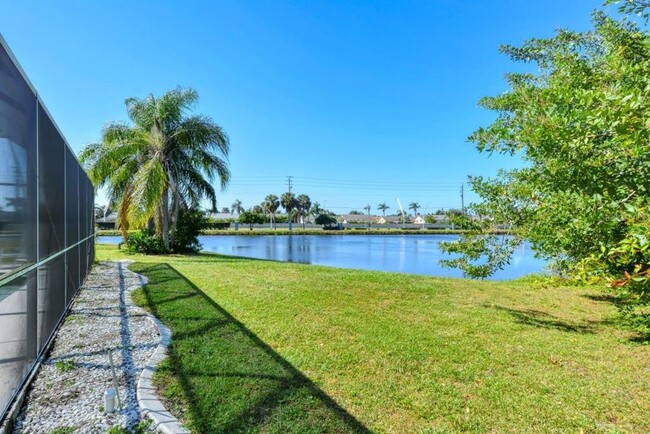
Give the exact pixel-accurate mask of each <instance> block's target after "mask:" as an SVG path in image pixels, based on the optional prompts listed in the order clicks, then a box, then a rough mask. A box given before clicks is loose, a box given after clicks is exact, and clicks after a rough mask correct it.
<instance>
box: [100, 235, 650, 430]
mask: <svg viewBox="0 0 650 434" xmlns="http://www.w3.org/2000/svg"><path fill="white" fill-rule="evenodd" d="M97 256H98V258H99V259H109V258H111V259H115V258H122V257H123V256H124V254H123V253H122V252H120V251H118V250H117V249H116V248H115V247H112V246H99V247H98V251H97ZM130 258H131V259H134V260H135V261H137V263H136V264H134V265H133V266H132V267H131V268H132V269H134V270H135V271H140V272H142V273H143V274H145V275H147V276H148V277H149V278H150V279H151V284H150V285H149V286H148V289H147V292H146V293H147V295H148V303H149V307H150V308H151V309H153V310H155V311H156V312H157V314H158V315H159V316H160V317H161V318H162V319H163V321H164V322H166V323H167V324H168V325H170V327H171V328H172V331H173V333H174V337H173V339H174V342H175V343H174V351H175V353H174V354H175V356H174V357H175V360H174V361H173V363H172V362H168V363H167V365H166V366H167V369H166V370H165V371H163V373H162V374H161V375H158V382H159V384H160V385H161V386H162V387H163V389H164V390H165V392H164V393H165V394H166V395H167V396H168V397H171V398H172V399H174V400H175V401H176V402H177V403H178V404H179V406H180V407H179V408H178V409H177V410H180V408H183V409H184V410H183V411H184V413H183V415H184V417H185V418H186V419H187V420H194V422H193V423H194V425H193V426H195V427H199V428H200V427H201V426H199V425H197V424H198V423H208V422H207V419H209V420H211V421H217V422H215V424H214V425H211V428H210V429H211V430H212V431H210V432H225V428H233V427H235V428H237V429H240V430H243V431H265V432H281V431H286V432H305V431H307V429H306V428H307V427H311V429H312V431H313V432H340V431H347V430H362V428H361V427H360V426H359V425H355V423H354V420H353V419H350V418H349V417H348V416H347V415H346V414H345V413H344V412H342V410H341V409H339V408H337V407H336V406H334V405H333V403H332V402H329V401H328V399H327V397H329V398H331V399H332V400H333V401H334V402H336V403H337V404H338V405H339V406H340V407H341V408H342V409H344V410H345V411H347V413H349V414H350V415H351V416H353V417H354V418H356V420H358V421H359V422H360V423H361V424H363V425H364V426H365V427H367V428H368V429H369V430H372V431H378V432H467V431H469V432H579V431H580V430H584V431H585V432H616V430H618V431H623V432H649V431H650V388H648V384H650V357H649V356H650V348H649V347H648V346H643V345H639V344H636V343H633V342H631V340H630V337H631V336H630V335H629V334H628V333H627V332H625V331H624V330H622V329H620V328H618V327H617V326H616V324H614V323H612V321H611V320H612V318H613V317H614V315H615V308H614V307H613V306H612V305H611V304H609V303H608V302H607V301H602V297H600V295H601V294H599V293H598V292H597V291H595V290H593V289H584V288H575V287H556V286H551V287H541V286H539V285H531V284H530V283H526V282H475V281H468V280H462V279H443V278H435V277H424V276H412V275H405V274H391V273H380V272H370V271H358V270H346V269H336V268H327V267H319V266H310V265H300V264H289V263H278V262H272V261H261V260H251V259H243V258H232V257H226V256H218V255H208V254H202V255H195V256H132V257H130ZM156 264H167V265H165V266H161V265H158V266H157V267H152V265H156ZM185 279H187V280H185ZM202 294H205V296H206V297H203V295H202ZM139 300H140V301H141V302H143V303H146V302H147V297H144V294H141V295H140V298H139ZM210 300H211V301H213V302H214V304H213V303H211V302H210ZM230 315H232V317H230ZM191 318H195V319H191ZM210 324H212V326H211V325H210ZM219 324H221V325H219ZM222 325H223V326H222ZM248 331H250V334H248ZM189 332H191V333H189ZM274 355H275V356H274ZM276 356H277V357H276ZM285 361H286V365H285V364H283V363H285ZM291 366H292V367H294V368H295V369H297V370H299V371H300V372H301V373H302V374H304V376H305V377H306V378H303V377H301V376H300V375H299V374H298V373H297V372H294V371H293V370H292V369H293V368H291ZM172 368H173V369H172ZM237 372H239V373H241V372H244V373H247V374H255V375H257V377H255V375H250V376H248V377H245V380H242V377H238V376H236V375H234V374H235V373H237ZM193 375H194V376H195V377H193ZM265 376H266V377H265ZM283 376H284V377H283ZM276 377H283V378H285V377H286V378H289V380H286V381H289V382H288V383H283V384H289V385H290V386H286V387H289V389H290V390H289V391H288V392H287V393H285V394H280V395H278V394H277V391H278V381H280V382H282V381H283V380H282V378H280V379H278V378H276ZM254 378H257V380H255V379H254ZM264 378H266V380H265V379H264ZM269 379H270V380H269ZM309 381H312V382H313V383H314V384H313V385H312V384H311V383H310V382H309ZM319 389H320V390H322V392H323V395H319V393H320V392H319ZM280 390H282V387H280ZM265 397H266V398H268V399H265ZM275 398H278V400H279V401H278V402H275V401H274V399H275ZM301 415H302V416H301ZM192 418H194V419H192ZM201 418H205V419H206V421H203V422H201V421H197V419H201ZM237 421H240V422H237ZM242 421H244V422H242ZM210 423H212V422H210ZM205 426H207V425H205ZM205 426H202V427H203V432H207V431H205ZM195 429H197V432H198V431H201V429H198V428H195Z"/></svg>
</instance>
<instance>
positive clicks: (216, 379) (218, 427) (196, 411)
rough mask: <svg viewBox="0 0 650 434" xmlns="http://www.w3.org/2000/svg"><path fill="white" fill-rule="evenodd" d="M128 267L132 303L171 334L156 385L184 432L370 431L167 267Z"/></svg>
mask: <svg viewBox="0 0 650 434" xmlns="http://www.w3.org/2000/svg"><path fill="white" fill-rule="evenodd" d="M130 268H131V269H132V270H133V271H136V272H138V273H141V274H144V275H145V276H147V278H148V279H149V283H148V284H147V285H146V286H145V287H144V288H143V289H142V292H141V296H140V295H138V294H137V293H136V294H134V299H135V300H136V301H140V302H141V303H142V304H143V305H144V306H145V307H146V308H147V309H148V310H150V311H151V312H152V313H153V314H154V315H155V316H156V317H158V318H159V319H161V320H162V321H163V322H164V323H165V324H166V325H167V326H168V327H169V328H170V329H171V330H172V345H171V346H170V348H169V351H168V355H169V357H168V359H167V360H166V361H165V362H163V363H162V364H161V366H160V370H159V373H158V374H157V377H156V378H157V379H156V381H157V382H158V384H159V385H162V389H163V396H164V397H165V399H167V403H168V404H169V405H170V407H171V408H175V409H177V410H180V411H181V412H182V418H183V419H184V422H186V423H187V425H188V426H189V427H190V428H191V429H192V431H194V432H201V433H208V432H209V433H230V432H259V431H262V432H283V433H284V432H296V433H298V432H299V433H309V432H311V433H320V432H336V433H338V432H341V433H342V432H357V433H368V432H370V431H369V430H368V429H367V428H366V427H365V426H364V425H363V424H362V423H361V422H359V421H358V420H357V419H355V417H354V416H352V415H351V414H349V413H348V412H347V411H346V410H345V409H343V408H342V407H341V406H339V405H338V404H337V403H336V402H335V401H334V400H333V399H332V398H330V397H329V396H328V395H327V394H325V393H324V392H323V391H322V390H321V389H320V388H319V387H318V386H316V385H315V384H314V383H313V382H312V381H311V380H309V378H307V377H306V376H305V375H303V374H302V373H301V372H300V371H298V370H297V369H296V368H294V367H293V366H292V365H291V364H290V363H289V362H287V361H286V360H285V359H284V358H282V356H280V355H279V354H278V353H276V352H275V351H274V350H273V349H272V348H271V347H269V346H268V345H267V344H266V343H264V342H263V341H262V340H261V339H259V338H258V337H257V336H256V335H255V334H254V333H253V332H251V331H250V330H249V329H247V328H246V326H244V325H243V324H242V323H241V322H239V321H237V320H236V319H235V318H234V317H233V316H232V315H230V314H229V313H228V312H227V311H226V310H225V309H223V308H222V307H221V306H219V305H218V304H217V303H216V302H215V301H214V300H212V299H211V298H210V297H208V296H207V295H206V294H205V293H203V291H201V290H200V289H199V288H198V287H197V286H196V285H194V284H193V283H192V282H191V281H190V280H188V279H187V278H186V277H185V276H183V275H182V274H181V273H179V272H178V271H176V270H175V269H174V268H173V267H171V266H170V265H169V264H166V263H161V264H154V265H151V264H137V263H136V264H132V266H131V267H130ZM192 295H196V296H192ZM179 401H180V405H179Z"/></svg>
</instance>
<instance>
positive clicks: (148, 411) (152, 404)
mask: <svg viewBox="0 0 650 434" xmlns="http://www.w3.org/2000/svg"><path fill="white" fill-rule="evenodd" d="M118 262H121V263H123V264H124V265H129V264H132V263H133V262H134V261H132V260H128V259H127V260H121V261H118ZM128 271H129V272H130V273H133V274H135V275H136V276H138V278H139V279H140V285H137V286H132V287H129V288H126V291H125V297H126V302H127V304H128V305H130V306H133V307H134V308H136V309H139V310H140V311H141V312H142V314H143V315H144V316H146V318H147V319H149V321H151V322H152V323H153V324H154V325H155V326H156V327H157V328H158V333H159V334H160V343H159V344H158V346H157V347H156V350H155V351H154V353H153V354H152V355H151V357H150V358H149V361H148V362H147V366H145V368H144V369H143V370H142V373H141V374H140V378H139V379H138V384H137V386H136V397H137V400H138V405H139V407H140V410H141V411H142V415H143V416H144V417H149V418H150V419H151V420H153V423H154V426H153V427H152V428H155V429H158V430H159V431H161V432H163V433H165V434H189V433H190V432H189V431H188V430H187V429H185V428H184V427H183V425H181V423H180V422H179V420H178V419H176V418H175V417H174V416H173V415H172V414H171V413H170V412H169V411H168V410H167V409H166V408H165V405H164V404H163V403H162V402H161V401H160V399H158V396H157V395H156V388H155V387H154V385H153V382H152V378H153V374H154V372H155V371H156V366H158V364H159V363H160V362H162V361H163V360H164V359H165V357H167V347H168V346H169V344H170V343H171V336H172V333H171V331H170V330H169V329H168V328H167V327H166V326H165V325H164V324H163V323H162V322H161V321H160V320H159V319H158V318H156V317H155V316H153V315H151V314H150V313H149V312H147V311H146V310H144V309H143V308H141V307H140V306H138V305H136V304H135V303H133V300H132V299H131V291H133V290H135V289H138V288H140V287H142V286H144V285H146V284H147V278H146V277H145V276H142V275H141V274H138V273H134V272H133V271H131V270H128Z"/></svg>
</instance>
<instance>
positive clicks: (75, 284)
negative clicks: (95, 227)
mask: <svg viewBox="0 0 650 434" xmlns="http://www.w3.org/2000/svg"><path fill="white" fill-rule="evenodd" d="M65 261H66V294H65V301H66V306H67V305H70V302H72V298H73V297H74V296H75V295H76V294H77V290H78V289H79V247H78V246H75V247H73V248H71V249H70V250H68V251H67V252H66V253H65Z"/></svg>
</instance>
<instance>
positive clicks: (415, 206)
mask: <svg viewBox="0 0 650 434" xmlns="http://www.w3.org/2000/svg"><path fill="white" fill-rule="evenodd" d="M420 208H421V206H420V204H419V203H417V202H411V203H410V204H409V209H412V210H413V215H414V216H416V217H417V215H418V209H420Z"/></svg>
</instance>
